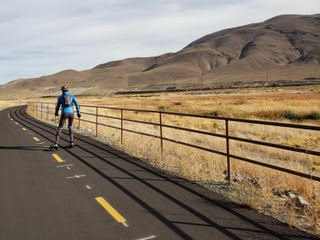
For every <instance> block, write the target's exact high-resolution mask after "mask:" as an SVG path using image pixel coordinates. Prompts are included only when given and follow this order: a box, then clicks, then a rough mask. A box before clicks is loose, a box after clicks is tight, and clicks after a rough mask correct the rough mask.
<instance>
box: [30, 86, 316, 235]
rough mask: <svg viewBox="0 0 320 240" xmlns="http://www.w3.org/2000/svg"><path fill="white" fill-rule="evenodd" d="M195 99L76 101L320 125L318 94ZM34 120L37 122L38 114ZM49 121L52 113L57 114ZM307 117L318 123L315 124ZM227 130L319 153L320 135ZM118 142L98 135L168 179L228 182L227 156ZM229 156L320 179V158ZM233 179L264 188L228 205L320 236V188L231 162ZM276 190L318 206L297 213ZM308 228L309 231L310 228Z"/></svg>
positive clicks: (148, 116)
mask: <svg viewBox="0 0 320 240" xmlns="http://www.w3.org/2000/svg"><path fill="white" fill-rule="evenodd" d="M192 94H193V95H191V94H190V93H189V94H188V95H186V94H185V93H178V94H161V95H143V96H122V97H120V96H118V97H108V98H96V99H90V98H85V97H80V98H79V99H78V100H79V101H80V103H81V104H87V105H99V106H113V107H122V108H134V109H149V110H164V111H173V112H186V113H193V114H200V115H215V116H217V115H218V116H226V117H237V118H254V119H264V120H273V121H285V122H294V123H302V124H314V125H318V126H319V125H320V119H318V118H317V116H318V115H317V114H318V113H320V87H314V86H313V87H303V88H299V89H292V88H274V89H271V88H270V89H251V90H250V89H249V90H248V89H243V90H239V91H236V90H232V91H228V92H226V91H225V92H223V91H215V92H210V93H209V94H210V95H209V96H208V95H203V94H204V92H200V93H199V92H193V93H192ZM195 94H196V95H195ZM201 94H202V95H201ZM205 94H208V92H205ZM211 95H212V96H211ZM47 101H49V102H53V101H52V99H47ZM81 111H82V112H87V113H92V114H95V113H96V109H95V108H88V107H82V109H81ZM29 113H30V114H33V115H34V113H33V112H32V111H31V112H29ZM51 113H53V112H52V111H51ZM288 113H290V114H288ZM312 113H313V114H314V115H312ZM99 114H102V115H108V116H113V117H120V111H119V110H107V109H99ZM38 116H39V115H38ZM50 116H51V117H49V116H43V118H48V119H50V118H51V120H53V118H52V116H53V115H50ZM308 116H314V118H312V117H308ZM123 117H124V118H126V119H135V120H141V121H146V122H152V123H159V114H157V113H141V112H136V111H124V115H123ZM83 119H85V120H89V121H93V122H95V121H96V117H95V116H90V115H86V114H83ZM162 120H163V123H164V124H168V125H174V126H181V127H187V128H191V129H198V130H202V131H208V132H214V133H220V134H224V133H225V123H224V121H221V120H212V119H202V118H191V117H181V116H172V115H166V114H164V115H163V119H162ZM98 122H99V123H103V124H107V125H111V126H114V127H118V128H119V127H120V126H121V122H120V121H119V120H116V119H107V118H103V117H99V118H98ZM76 126H78V122H76ZM123 126H124V128H126V129H130V130H134V131H139V132H144V133H148V134H152V135H156V136H160V128H159V126H153V125H145V124H141V123H133V122H130V121H124V122H123ZM229 128H230V135H232V136H237V137H242V138H248V139H255V140H261V141H266V142H271V143H276V144H283V145H286V146H292V147H299V148H305V149H308V150H314V151H320V132H316V131H310V130H301V129H299V130H297V129H289V128H281V127H274V126H263V125H257V124H253V125H252V124H246V123H236V122H230V126H229ZM80 130H81V131H82V132H85V133H87V134H89V135H95V134H96V127H95V125H94V124H91V123H85V122H81V129H80ZM120 136H121V133H120V130H118V129H112V128H109V127H105V126H99V127H98V138H99V139H100V140H101V141H104V142H106V143H108V144H110V145H112V146H114V147H116V148H118V149H120V150H122V151H125V152H127V153H129V154H131V155H134V156H136V157H139V158H142V159H144V160H147V161H149V162H150V163H151V164H153V165H154V166H156V167H158V168H161V169H163V170H165V171H167V172H170V173H173V174H175V175H178V176H181V177H183V178H186V179H189V180H191V181H196V182H200V183H210V182H225V177H226V174H225V170H226V168H227V162H226V157H224V156H221V155H217V154H213V153H209V152H206V151H203V150H198V149H194V148H190V147H187V146H183V145H177V144H175V143H172V142H167V141H164V143H163V144H164V145H163V147H164V148H163V154H161V149H160V139H157V138H152V137H148V136H142V135H137V134H134V133H129V132H125V131H124V132H123V141H122V143H121V141H120V140H121V138H120ZM163 136H164V137H166V138H170V139H174V140H177V141H183V142H186V143H190V144H194V145H198V146H201V147H205V148H209V149H213V150H217V151H220V152H225V151H226V142H225V139H223V138H218V137H212V136H204V135H201V134H198V133H190V132H185V131H181V130H174V129H171V128H165V127H164V128H163ZM230 151H231V153H232V154H234V155H238V156H242V157H246V158H250V159H254V160H257V161H260V162H264V163H269V164H272V165H276V166H280V167H285V168H289V169H292V170H295V171H300V172H303V173H306V174H312V175H316V176H320V158H319V157H316V156H311V155H309V154H307V153H293V152H290V151H287V150H280V149H274V148H270V147H262V146H258V145H253V144H249V143H243V142H236V141H230ZM231 174H232V176H234V175H235V174H241V176H243V177H244V178H250V177H257V178H258V182H259V187H257V186H254V185H253V184H250V183H248V182H246V181H244V182H241V183H233V186H234V187H235V188H236V189H237V191H233V192H231V193H230V195H229V197H230V198H232V199H234V200H236V201H239V202H241V203H243V204H247V205H250V206H251V207H254V208H258V209H261V208H263V209H264V210H265V211H267V212H269V213H272V214H275V215H276V216H277V214H278V215H279V214H280V213H284V212H285V214H284V217H282V220H283V221H286V222H288V223H290V224H292V225H294V226H297V227H304V228H308V229H309V230H314V231H315V232H317V233H318V234H319V233H320V232H319V217H320V201H319V198H320V183H318V182H314V181H311V180H309V179H303V178H301V177H297V176H293V175H290V174H286V173H282V172H279V171H276V170H272V169H269V168H265V167H260V166H257V165H253V164H249V163H246V162H242V161H239V160H236V159H231ZM276 190H291V191H293V192H296V193H298V194H299V195H301V196H303V197H304V198H305V199H306V200H307V201H308V202H309V203H311V204H312V211H307V210H304V211H301V210H299V209H298V208H297V207H296V206H295V204H294V202H292V201H291V202H290V201H288V200H286V199H280V198H279V197H276V196H275V195H274V191H276ZM301 219H304V222H303V223H301ZM307 225H308V227H306V226H307Z"/></svg>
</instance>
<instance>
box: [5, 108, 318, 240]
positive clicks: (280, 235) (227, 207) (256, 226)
mask: <svg viewBox="0 0 320 240" xmlns="http://www.w3.org/2000/svg"><path fill="white" fill-rule="evenodd" d="M15 114H16V116H15V117H17V118H19V119H20V120H21V122H20V123H21V124H23V125H25V124H30V125H32V126H33V127H34V129H31V130H32V131H34V132H36V133H37V134H39V135H41V136H42V137H43V138H46V139H47V140H49V141H53V140H52V139H51V138H50V137H49V136H46V135H44V134H43V133H41V132H40V130H42V131H44V132H46V133H48V134H50V135H54V134H55V128H54V127H52V126H50V125H47V124H45V123H43V122H40V121H37V120H35V119H33V118H31V117H30V116H28V115H27V114H26V113H25V111H24V110H23V109H22V108H20V109H19V112H18V113H17V111H16V112H15ZM19 115H20V116H19ZM22 121H23V122H22ZM28 126H29V125H28ZM29 127H30V126H29ZM44 127H45V128H46V129H45V128H44ZM48 129H50V130H48ZM76 138H77V139H78V141H79V142H80V141H81V142H83V143H85V144H86V146H85V147H83V146H81V144H79V145H78V146H77V147H78V148H80V149H81V150H83V151H85V152H87V153H89V154H90V155H92V156H94V157H96V158H97V159H99V160H101V161H103V162H105V163H106V164H109V165H110V166H112V167H114V168H116V169H118V170H120V171H122V172H123V173H125V174H126V175H127V176H128V178H129V179H135V180H137V181H139V182H140V183H142V184H144V185H145V186H146V187H148V188H150V189H152V190H153V191H155V192H157V193H158V194H161V195H162V196H164V197H165V198H167V199H168V200H170V201H171V202H173V203H175V204H176V205H177V206H179V207H181V208H183V209H185V210H186V211H188V212H189V213H190V214H192V215H194V216H195V217H197V218H199V219H201V220H202V221H204V222H205V224H200V225H201V226H205V227H211V228H215V229H216V230H218V231H220V232H221V233H223V234H224V235H225V236H227V237H228V238H230V239H243V238H241V237H239V236H237V235H236V234H235V232H239V231H240V232H246V233H247V234H250V232H251V234H252V233H255V236H257V235H258V236H259V234H261V237H266V236H270V237H271V238H273V239H317V238H315V237H313V236H311V235H308V234H303V233H299V232H296V233H295V232H292V231H291V232H290V233H286V232H285V230H284V228H289V227H288V226H287V225H285V224H281V223H279V222H277V221H275V220H273V221H272V220H270V219H271V218H270V219H269V221H261V220H257V219H255V218H254V217H253V216H252V215H251V214H246V213H245V212H244V211H243V209H241V208H240V207H239V206H238V205H237V204H234V203H231V202H229V201H227V200H224V199H222V198H217V199H213V198H212V197H210V196H207V195H206V194H204V193H203V191H199V189H200V187H193V186H192V184H190V183H189V182H188V181H186V180H183V179H180V178H177V177H174V176H169V175H166V174H164V173H161V172H160V171H157V170H156V169H153V168H152V167H149V166H147V165H146V164H145V163H143V162H141V161H140V162H139V161H137V159H135V158H133V157H131V156H129V155H127V154H124V153H122V152H119V151H116V150H114V149H112V148H111V147H109V146H105V145H103V144H102V143H98V142H96V141H95V140H91V139H88V138H85V137H83V136H79V135H77V136H76ZM61 140H65V141H68V140H67V139H66V138H63V137H62V138H61ZM102 145H103V146H102ZM22 148H23V147H22ZM32 148H34V147H32ZM89 148H93V149H91V150H90V149H89ZM0 149H1V148H0ZM97 149H98V150H102V151H104V152H107V153H109V154H112V155H114V156H115V157H117V158H121V159H123V160H125V161H126V162H127V163H129V164H132V165H134V166H135V167H138V168H140V169H143V170H144V171H147V172H149V173H152V174H154V175H155V176H157V177H160V178H161V180H162V181H167V182H170V183H172V184H174V185H176V186H178V187H180V188H182V189H183V190H185V191H187V192H189V193H191V194H192V195H195V196H197V197H200V198H201V199H203V200H204V202H208V203H210V204H213V205H215V206H217V207H219V208H221V210H222V211H225V212H227V213H228V214H231V215H233V216H234V217H235V218H238V219H240V220H241V221H243V222H246V223H247V224H249V225H251V227H250V228H247V227H245V228H241V227H240V228H239V227H238V228H237V227H236V226H234V227H228V226H223V225H221V224H218V223H217V222H215V221H214V218H212V217H210V216H206V215H204V214H203V213H201V212H199V211H197V209H196V208H194V207H191V206H188V205H187V204H186V203H184V202H182V201H180V200H179V199H177V198H175V197H173V196H172V195H170V194H169V193H168V191H167V190H166V189H160V188H159V187H157V186H154V185H152V184H151V183H150V182H149V181H150V180H151V179H147V178H142V177H139V176H138V175H137V174H134V173H132V171H129V170H126V169H125V168H124V167H122V166H120V165H118V164H115V163H113V162H111V161H109V160H108V159H106V158H104V157H103V156H100V155H99V153H97ZM21 150H24V149H21ZM27 150H28V149H27ZM33 150H34V149H33ZM36 150H43V148H36ZM65 151H67V152H68V153H69V154H70V155H72V156H73V157H75V158H77V159H78V160H79V161H81V162H82V163H84V164H85V165H86V166H88V167H89V168H90V169H92V170H93V171H95V172H96V173H97V174H99V175H100V176H101V177H103V178H104V179H106V180H107V181H109V182H110V183H112V184H113V185H114V186H116V187H117V188H119V189H120V190H121V191H122V192H123V193H125V194H126V195H127V196H128V197H130V198H131V199H132V200H134V201H135V202H136V203H138V204H139V205H140V206H142V207H143V208H145V209H146V210H147V211H149V212H150V213H151V214H152V215H154V216H155V217H156V218H158V219H159V220H160V221H161V222H163V223H164V224H165V225H166V226H167V227H168V228H170V229H171V230H172V231H174V232H175V233H176V234H177V235H178V236H180V237H182V238H183V239H193V238H192V237H191V236H190V235H188V234H187V233H186V232H184V231H183V230H182V229H181V228H180V227H178V226H177V225H198V224H196V223H191V222H175V221H170V220H169V219H168V218H166V217H165V216H163V215H161V213H159V212H158V211H157V210H156V209H155V208H153V207H152V206H150V205H149V204H148V203H146V202H145V201H143V200H142V199H141V198H139V197H138V196H137V195H135V194H134V192H132V191H130V190H129V189H127V188H126V187H125V186H123V185H121V184H120V183H119V182H117V181H116V177H109V176H107V175H106V174H105V173H103V172H102V171H101V170H100V169H98V168H97V167H95V166H93V165H92V164H91V163H89V162H88V161H86V160H85V159H84V158H82V157H81V156H79V155H78V154H76V153H75V152H74V151H71V149H65ZM154 180H156V179H152V181H154ZM177 180H178V181H177ZM264 220H265V219H264ZM278 224H279V225H282V227H283V228H282V230H281V232H279V231H277V230H276V229H274V228H273V226H275V225H278ZM248 227H249V226H248ZM252 228H253V229H252ZM258 236H257V237H258Z"/></svg>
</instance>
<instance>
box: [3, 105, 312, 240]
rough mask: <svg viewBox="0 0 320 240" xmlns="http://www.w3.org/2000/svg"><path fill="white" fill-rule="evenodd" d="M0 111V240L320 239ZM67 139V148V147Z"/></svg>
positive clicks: (21, 111)
mask: <svg viewBox="0 0 320 240" xmlns="http://www.w3.org/2000/svg"><path fill="white" fill-rule="evenodd" d="M55 132H56V128H55V127H53V126H50V125H48V124H45V123H42V122H40V121H38V120H36V119H34V118H32V117H30V116H28V115H27V114H26V113H25V107H14V108H10V109H6V110H3V111H1V112H0V239H1V240H16V239H17V240H29V239H30V240H38V239H39V240H40V239H41V240H50V239H52V240H58V239H59V240H61V239H67V240H72V239H76V240H80V239H85V240H91V239H92V240H96V239H97V240H99V239H104V240H106V239H125V240H149V239H156V240H158V239H162V240H174V239H201V240H205V239H217V240H220V239H246V240H247V239H259V240H260V239H317V238H316V237H314V236H311V235H309V234H306V233H302V232H300V231H298V230H296V229H293V228H290V227H289V226H288V225H286V224H282V223H280V222H278V221H277V220H275V219H273V218H271V217H267V216H263V215H261V214H259V213H257V212H256V211H255V210H251V209H247V208H243V207H241V206H239V205H237V204H233V203H231V202H229V201H227V200H225V199H224V198H223V197H222V196H220V195H218V194H215V193H213V192H210V191H208V190H206V189H204V188H202V187H200V186H197V185H196V184H192V183H189V182H187V181H185V180H182V179H180V178H177V177H173V176H169V175H166V174H164V173H161V172H159V171H158V170H156V169H154V168H152V167H150V166H148V165H147V164H146V163H144V162H142V161H140V160H139V159H135V158H133V157H130V156H128V155H126V154H124V153H121V152H118V151H116V150H114V149H112V148H110V147H109V146H107V145H105V144H102V143H100V142H97V141H96V140H94V139H91V138H89V137H85V136H81V135H76V137H75V141H76V144H77V146H76V147H74V148H72V149H69V148H67V147H62V148H60V149H59V151H55V152H51V151H47V148H48V146H49V145H50V144H52V142H53V140H54V134H55ZM67 140H68V135H67V134H66V132H64V133H63V134H62V138H61V141H60V143H61V145H62V146H67V145H68V141H67Z"/></svg>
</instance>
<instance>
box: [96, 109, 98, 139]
mask: <svg viewBox="0 0 320 240" xmlns="http://www.w3.org/2000/svg"><path fill="white" fill-rule="evenodd" d="M98 114H99V107H96V137H98Z"/></svg>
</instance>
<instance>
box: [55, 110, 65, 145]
mask: <svg viewBox="0 0 320 240" xmlns="http://www.w3.org/2000/svg"><path fill="white" fill-rule="evenodd" d="M65 122H66V117H65V115H64V114H62V115H61V117H60V122H59V126H58V129H57V133H56V141H55V144H58V143H59V139H60V135H61V132H62V129H63V126H64V124H65Z"/></svg>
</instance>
